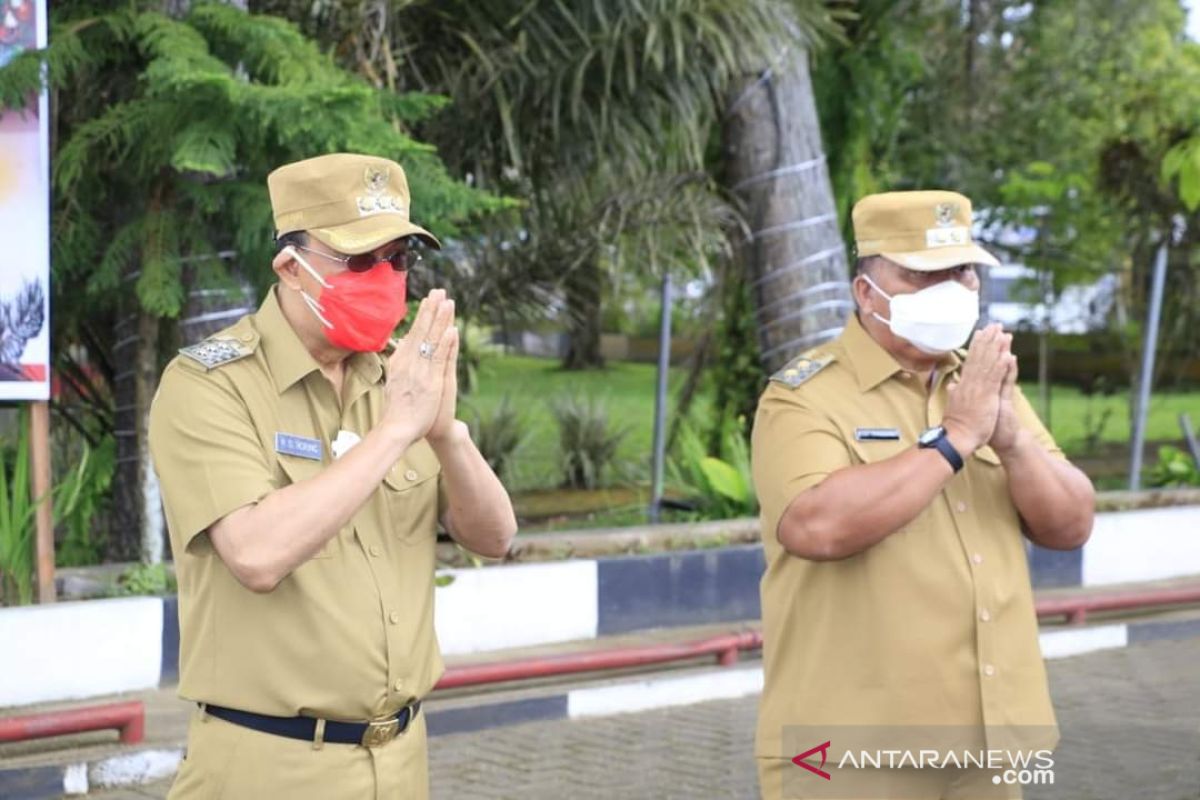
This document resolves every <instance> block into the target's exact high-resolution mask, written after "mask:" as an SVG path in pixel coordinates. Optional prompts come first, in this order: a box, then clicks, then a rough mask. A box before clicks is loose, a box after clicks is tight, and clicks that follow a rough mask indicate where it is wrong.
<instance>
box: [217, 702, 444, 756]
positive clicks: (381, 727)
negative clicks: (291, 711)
mask: <svg viewBox="0 0 1200 800" xmlns="http://www.w3.org/2000/svg"><path fill="white" fill-rule="evenodd" d="M202 707H203V708H204V710H206V711H207V712H208V713H209V714H212V715H213V716H214V717H217V718H218V719H223V720H225V721H226V722H232V723H233V724H234V725H241V726H242V727H245V728H253V729H254V730H256V731H262V732H263V733H272V734H274V735H276V736H286V737H288V738H289V739H304V740H305V741H309V742H315V741H316V739H317V722H318V720H316V719H315V718H313V717H272V716H268V715H266V714H255V713H254V712H252V711H239V710H238V709H236V708H225V707H223V706H212V705H203V706H202ZM420 710H421V701H420V700H417V701H416V702H414V703H412V704H410V705H407V706H405V707H404V708H402V709H400V713H398V714H396V715H395V716H394V717H386V718H384V719H377V720H371V721H370V722H335V721H334V720H326V721H325V735H324V736H323V737H322V741H325V742H333V743H335V744H361V745H363V746H364V747H379V746H380V745H384V744H387V743H388V742H390V741H392V739H395V738H396V737H397V736H399V735H400V734H402V733H404V732H405V731H406V730H408V724H409V723H410V722H412V719H413V717H415V716H416V714H417V712H418V711H420Z"/></svg>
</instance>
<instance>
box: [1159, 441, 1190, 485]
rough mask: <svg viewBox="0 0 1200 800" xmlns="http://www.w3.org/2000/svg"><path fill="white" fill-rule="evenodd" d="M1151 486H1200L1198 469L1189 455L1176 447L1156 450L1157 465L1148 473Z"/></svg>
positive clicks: (1163, 447) (1166, 446)
mask: <svg viewBox="0 0 1200 800" xmlns="http://www.w3.org/2000/svg"><path fill="white" fill-rule="evenodd" d="M1150 485H1151V486H1166V487H1181V486H1200V469H1197V467H1196V462H1195V461H1193V460H1192V456H1191V454H1189V453H1186V452H1184V451H1183V450H1180V449H1179V448H1178V447H1171V446H1170V445H1164V446H1162V447H1160V448H1158V463H1157V464H1155V465H1154V467H1153V469H1151V471H1150Z"/></svg>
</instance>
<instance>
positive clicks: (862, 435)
mask: <svg viewBox="0 0 1200 800" xmlns="http://www.w3.org/2000/svg"><path fill="white" fill-rule="evenodd" d="M854 438H855V439H857V440H858V441H860V442H869V441H879V440H882V441H896V440H897V439H899V438H900V429H899V428H855V429H854Z"/></svg>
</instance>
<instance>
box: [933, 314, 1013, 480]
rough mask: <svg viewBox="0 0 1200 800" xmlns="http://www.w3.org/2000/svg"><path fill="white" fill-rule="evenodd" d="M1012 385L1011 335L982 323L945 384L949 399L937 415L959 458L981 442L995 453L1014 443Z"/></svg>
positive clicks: (1002, 452)
mask: <svg viewBox="0 0 1200 800" xmlns="http://www.w3.org/2000/svg"><path fill="white" fill-rule="evenodd" d="M1016 384H1017V357H1016V356H1015V355H1013V354H1012V334H1010V333H1005V332H1004V331H1003V330H1002V329H1001V327H1000V325H999V324H995V323H993V324H992V325H988V326H987V327H986V328H984V329H983V330H981V331H979V332H977V333H976V334H975V336H974V338H972V340H971V346H970V348H969V349H968V350H967V358H966V362H965V363H964V364H963V368H962V374H961V377H960V378H959V380H958V381H957V382H955V383H953V384H951V385H950V386H949V389H950V400H949V402H948V403H947V405H946V414H945V416H944V417H943V419H942V425H943V426H945V428H946V432H947V435H948V436H949V437H950V440H951V442H952V443H953V444H954V446H955V448H956V449H958V451H959V452H960V453H961V454H962V455H963V456H966V455H969V454H970V453H973V452H974V451H975V450H978V449H979V448H980V447H982V446H984V445H985V444H986V445H990V446H991V448H992V449H993V450H995V451H996V453H997V455H1004V454H1005V453H1007V452H1009V451H1010V450H1012V449H1013V448H1014V447H1016V445H1017V443H1018V439H1019V436H1020V433H1021V427H1020V423H1019V422H1018V421H1017V415H1016V411H1015V410H1014V408H1013V392H1014V391H1015V387H1016Z"/></svg>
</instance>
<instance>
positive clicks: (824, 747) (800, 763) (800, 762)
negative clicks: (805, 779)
mask: <svg viewBox="0 0 1200 800" xmlns="http://www.w3.org/2000/svg"><path fill="white" fill-rule="evenodd" d="M818 751H819V752H820V753H821V766H822V767H823V766H825V757H826V756H827V755H828V751H829V742H825V744H819V745H817V746H816V747H813V748H810V749H808V750H805V751H804V752H803V753H801V754H800V755H798V756H796V757H795V758H793V759H792V763H793V764H795V765H796V766H797V767H804V768H805V769H806V770H808V771H809V772H811V773H813V774H814V775H820V776H821V777H822V778H824V779H825V780H829V779H830V777H829V773H828V772H826V771H825V770H823V769H818V768H817V767H814V766H813V765H812V764H809V763H808V762H807V761H805V760H804V759H806V758H808V757H809V756H811V755H813V754H814V753H817V752H818Z"/></svg>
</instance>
